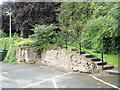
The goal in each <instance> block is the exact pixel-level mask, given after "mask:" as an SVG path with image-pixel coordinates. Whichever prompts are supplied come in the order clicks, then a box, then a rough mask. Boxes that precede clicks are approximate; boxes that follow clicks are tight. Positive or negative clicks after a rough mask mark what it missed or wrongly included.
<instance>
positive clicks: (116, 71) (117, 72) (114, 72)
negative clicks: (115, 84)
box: [105, 68, 120, 75]
mask: <svg viewBox="0 0 120 90" xmlns="http://www.w3.org/2000/svg"><path fill="white" fill-rule="evenodd" d="M105 72H107V73H108V74H113V75H120V71H119V70H118V69H115V68H113V69H111V70H105Z"/></svg>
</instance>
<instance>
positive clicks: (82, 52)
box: [76, 51, 85, 54]
mask: <svg viewBox="0 0 120 90" xmlns="http://www.w3.org/2000/svg"><path fill="white" fill-rule="evenodd" d="M76 53H80V52H79V51H77V52H76ZM81 54H85V52H84V51H81Z"/></svg>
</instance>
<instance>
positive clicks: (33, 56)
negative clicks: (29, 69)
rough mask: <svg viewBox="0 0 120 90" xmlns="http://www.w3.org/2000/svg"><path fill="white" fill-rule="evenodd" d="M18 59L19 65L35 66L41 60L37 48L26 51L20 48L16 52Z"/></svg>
mask: <svg viewBox="0 0 120 90" xmlns="http://www.w3.org/2000/svg"><path fill="white" fill-rule="evenodd" d="M16 58H17V62H18V63H27V64H34V63H36V62H37V61H39V60H40V58H39V56H38V55H37V52H36V50H35V48H29V49H25V48H23V47H19V48H18V49H17V51H16Z"/></svg>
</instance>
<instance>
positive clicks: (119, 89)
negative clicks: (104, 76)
mask: <svg viewBox="0 0 120 90" xmlns="http://www.w3.org/2000/svg"><path fill="white" fill-rule="evenodd" d="M91 77H92V78H94V79H96V80H98V81H100V82H102V83H105V84H107V85H109V86H111V87H113V88H116V89H118V90H120V88H119V87H117V86H115V85H112V84H110V83H108V82H105V81H103V80H101V79H99V78H97V77H95V76H91Z"/></svg>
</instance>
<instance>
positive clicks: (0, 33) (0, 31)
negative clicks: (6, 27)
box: [0, 30, 6, 38]
mask: <svg viewBox="0 0 120 90" xmlns="http://www.w3.org/2000/svg"><path fill="white" fill-rule="evenodd" d="M5 36H6V34H5V33H4V32H3V31H2V30H0V38H2V37H5Z"/></svg>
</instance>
